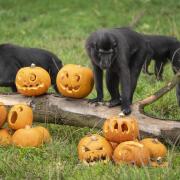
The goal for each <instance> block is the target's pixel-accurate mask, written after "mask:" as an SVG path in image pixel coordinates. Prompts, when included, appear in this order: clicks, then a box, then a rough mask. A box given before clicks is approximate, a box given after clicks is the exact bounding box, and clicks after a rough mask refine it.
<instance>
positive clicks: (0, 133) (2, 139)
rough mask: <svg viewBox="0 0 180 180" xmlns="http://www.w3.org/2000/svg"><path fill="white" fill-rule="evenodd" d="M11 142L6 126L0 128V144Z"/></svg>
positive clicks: (4, 144)
mask: <svg viewBox="0 0 180 180" xmlns="http://www.w3.org/2000/svg"><path fill="white" fill-rule="evenodd" d="M9 144H11V134H10V133H9V130H8V129H7V128H5V129H0V145H2V146H6V145H9Z"/></svg>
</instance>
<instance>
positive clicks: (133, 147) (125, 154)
mask: <svg viewBox="0 0 180 180" xmlns="http://www.w3.org/2000/svg"><path fill="white" fill-rule="evenodd" d="M113 160H114V161H115V163H117V164H123V163H126V164H132V165H137V166H144V165H148V164H149V162H150V155H149V151H148V149H147V148H146V147H145V146H144V145H143V144H140V143H138V142H135V141H126V142H122V143H121V144H119V145H118V146H117V147H116V149H115V150H114V153H113Z"/></svg>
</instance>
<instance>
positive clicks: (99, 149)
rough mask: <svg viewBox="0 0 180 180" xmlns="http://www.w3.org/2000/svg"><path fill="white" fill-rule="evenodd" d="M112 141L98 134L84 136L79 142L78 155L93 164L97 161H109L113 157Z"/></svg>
mask: <svg viewBox="0 0 180 180" xmlns="http://www.w3.org/2000/svg"><path fill="white" fill-rule="evenodd" d="M112 153H113V150H112V147H111V145H110V143H109V142H108V141H107V140H106V139H105V138H104V137H102V136H100V135H98V134H92V135H87V136H85V137H83V138H82V139H81V140H80V142H79V144H78V156H79V159H80V161H82V162H83V163H85V164H87V163H88V164H89V163H90V164H92V163H95V162H96V161H102V162H107V161H108V160H110V159H111V157H112Z"/></svg>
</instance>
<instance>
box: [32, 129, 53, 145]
mask: <svg viewBox="0 0 180 180" xmlns="http://www.w3.org/2000/svg"><path fill="white" fill-rule="evenodd" d="M34 129H35V130H37V131H39V133H40V135H41V136H42V137H41V138H42V143H49V142H50V141H51V140H52V139H51V135H50V133H49V131H48V130H47V129H46V128H44V127H42V126H37V127H34Z"/></svg>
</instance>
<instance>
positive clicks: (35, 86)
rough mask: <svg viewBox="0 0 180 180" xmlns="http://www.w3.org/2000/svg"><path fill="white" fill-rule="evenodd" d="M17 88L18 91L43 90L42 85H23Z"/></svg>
mask: <svg viewBox="0 0 180 180" xmlns="http://www.w3.org/2000/svg"><path fill="white" fill-rule="evenodd" d="M17 88H18V89H20V90H36V89H39V88H44V84H43V83H42V84H38V83H37V84H35V85H26V84H25V85H23V86H19V85H17Z"/></svg>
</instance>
